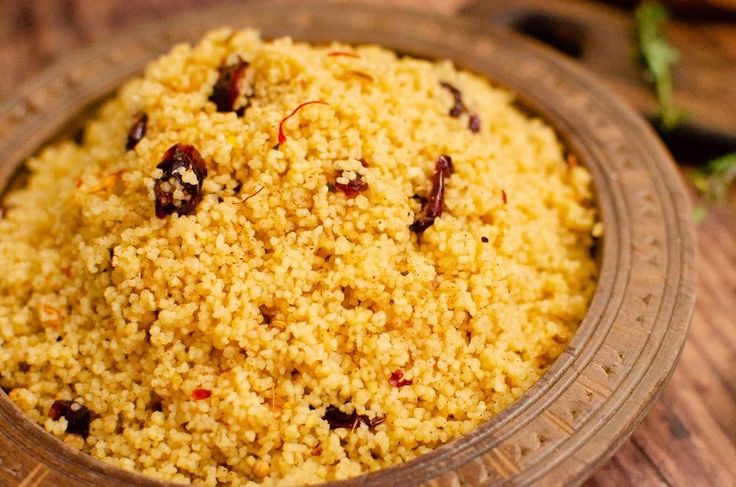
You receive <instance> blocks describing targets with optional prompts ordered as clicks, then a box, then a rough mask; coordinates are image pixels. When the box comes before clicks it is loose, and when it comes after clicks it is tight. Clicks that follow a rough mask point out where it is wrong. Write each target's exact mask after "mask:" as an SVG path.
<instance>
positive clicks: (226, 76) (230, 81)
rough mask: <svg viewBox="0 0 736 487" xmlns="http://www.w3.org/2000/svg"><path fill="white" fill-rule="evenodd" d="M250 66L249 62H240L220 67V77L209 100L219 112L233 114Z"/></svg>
mask: <svg viewBox="0 0 736 487" xmlns="http://www.w3.org/2000/svg"><path fill="white" fill-rule="evenodd" d="M248 66H249V63H248V62H246V61H243V60H238V61H237V62H236V63H235V64H228V65H223V66H220V67H219V69H218V72H219V77H218V78H217V81H216V82H215V86H213V87H212V94H211V95H210V98H209V100H210V101H211V102H213V103H214V104H215V106H217V111H218V112H232V111H233V109H234V108H235V101H236V100H237V99H238V95H240V91H241V89H242V87H241V82H242V80H243V78H244V77H245V72H246V70H247V69H248Z"/></svg>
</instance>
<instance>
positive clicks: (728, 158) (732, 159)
mask: <svg viewBox="0 0 736 487" xmlns="http://www.w3.org/2000/svg"><path fill="white" fill-rule="evenodd" d="M734 181H736V152H731V153H730V154H726V155H725V156H721V157H719V158H718V159H713V160H712V161H710V162H709V163H708V164H706V166H705V167H704V168H702V169H699V170H697V171H695V173H694V174H693V184H694V185H695V188H696V189H697V190H698V192H699V193H700V194H701V195H703V196H705V197H706V198H708V199H709V200H711V201H715V202H719V201H724V200H725V199H726V195H727V194H728V188H729V187H730V186H731V184H733V182H734Z"/></svg>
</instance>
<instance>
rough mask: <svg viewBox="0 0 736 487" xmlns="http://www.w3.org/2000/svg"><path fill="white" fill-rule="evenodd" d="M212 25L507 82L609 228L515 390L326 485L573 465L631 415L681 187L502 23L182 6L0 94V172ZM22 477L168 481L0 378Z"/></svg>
mask: <svg viewBox="0 0 736 487" xmlns="http://www.w3.org/2000/svg"><path fill="white" fill-rule="evenodd" d="M222 25H228V26H233V27H256V28H259V29H261V30H262V31H263V33H264V36H266V37H276V36H281V35H291V36H292V37H294V38H295V39H297V40H306V41H312V42H329V41H332V40H340V41H344V42H348V43H353V44H360V43H378V44H382V45H384V46H387V47H390V48H394V49H396V50H398V51H400V52H407V53H411V54H414V55H418V56H420V57H426V58H447V59H451V60H453V61H454V62H455V63H456V64H457V65H459V66H461V67H463V68H466V69H470V70H473V71H476V72H478V73H482V74H485V75H487V76H488V77H489V78H490V79H491V80H493V81H494V82H495V83H497V84H499V85H502V86H505V87H507V88H509V89H510V90H511V91H513V92H514V93H516V95H517V97H518V99H519V100H520V101H521V103H522V104H523V105H525V106H526V107H527V108H528V109H529V110H530V111H532V112H534V113H536V114H538V115H540V116H542V117H543V118H544V119H546V120H547V121H548V122H549V123H551V124H552V125H553V126H554V127H555V129H556V130H557V132H558V133H559V134H560V136H561V137H562V138H563V140H564V141H565V142H566V144H567V145H568V147H569V148H570V149H571V150H572V151H574V152H575V153H576V154H577V155H578V158H579V159H580V160H581V161H582V162H583V163H584V164H585V165H586V166H587V167H588V168H589V169H590V170H591V173H592V175H593V180H594V185H595V189H596V192H597V197H598V203H599V207H600V209H601V213H602V220H603V223H604V226H605V232H606V233H605V237H604V239H603V246H602V252H601V254H602V268H601V276H600V279H599V284H598V289H597V291H596V294H595V297H594V299H593V302H592V304H591V306H590V309H589V311H588V313H587V315H586V317H585V320H584V322H583V324H582V325H581V327H580V329H579V331H578V333H577V334H576V335H575V337H574V339H573V340H572V342H571V343H570V346H569V347H568V349H567V350H566V351H565V352H564V353H563V355H562V356H561V357H560V358H559V359H558V360H557V361H556V362H555V364H554V365H553V366H552V368H551V369H550V370H549V371H548V372H547V374H545V375H544V376H543V377H542V379H541V380H540V381H539V382H538V383H537V384H535V385H534V386H533V387H532V388H531V389H530V390H529V391H527V392H526V393H525V394H524V395H523V396H522V397H521V398H520V399H518V400H517V401H516V402H515V403H514V404H513V405H511V406H510V407H509V408H507V409H506V410H504V411H503V412H502V413H501V414H499V415H497V416H495V417H494V418H493V419H491V420H490V421H488V422H487V423H485V424H483V425H481V426H480V427H479V428H477V429H476V430H475V431H473V432H472V433H470V434H468V435H466V436H464V437H462V438H460V439H458V440H455V441H453V442H450V443H448V444H446V445H444V446H441V447H440V448H438V449H436V450H435V451H433V452H431V453H429V454H427V455H424V456H422V457H420V458H417V459H415V460H413V461H410V462H406V463H404V464H401V465H398V466H395V467H391V468H388V469H385V470H381V471H379V472H376V473H373V474H368V475H363V476H361V477H357V478H354V479H351V480H348V481H343V482H335V483H333V485H375V486H383V485H402V486H403V485H415V484H425V483H426V484H431V485H437V486H444V485H448V486H449V485H464V484H471V485H476V484H486V485H493V484H498V483H506V482H513V483H516V484H528V483H532V482H540V481H541V482H543V483H554V484H574V483H579V482H581V481H582V480H583V479H585V478H586V477H587V476H588V475H589V474H590V473H592V471H593V470H594V469H595V468H596V467H597V466H599V465H600V464H601V463H602V462H604V461H605V460H606V459H607V458H609V457H610V456H611V455H612V454H613V452H615V450H616V449H617V448H618V447H619V446H620V445H621V443H622V442H623V441H624V440H625V439H626V438H627V437H628V435H629V434H630V433H631V432H632V431H633V429H634V428H635V427H636V426H637V425H638V424H639V422H640V421H641V420H642V419H643V417H644V416H645V415H646V413H647V412H648V410H649V408H650V407H651V405H652V404H653V402H654V400H655V399H656V398H657V397H658V395H659V393H660V392H661V390H662V387H663V386H664V384H665V382H666V381H667V379H668V378H669V375H670V374H671V372H672V370H673V368H674V365H675V363H676V361H677V358H678V356H679V353H680V350H681V348H682V345H683V343H684V340H685V336H686V334H687V328H688V326H689V323H690V319H691V317H692V311H693V306H694V300H695V272H694V232H693V228H692V225H691V223H690V215H691V211H690V205H689V202H688V199H687V196H686V193H685V190H684V188H683V186H682V183H681V181H680V179H679V176H678V174H677V172H676V170H675V168H674V164H673V162H672V160H671V158H670V156H669V154H668V153H667V151H666V150H665V149H664V147H663V146H662V144H661V142H660V141H659V139H658V138H657V137H656V136H655V134H654V133H653V132H652V130H651V129H650V127H649V126H648V125H647V124H646V122H645V121H644V120H643V119H642V118H641V117H640V116H639V115H638V114H636V113H635V112H634V111H633V110H631V109H630V108H628V107H627V106H625V105H624V104H623V103H622V102H620V101H619V100H618V99H617V98H616V97H615V96H613V95H612V94H611V93H610V92H609V91H608V90H607V89H606V88H604V87H603V86H602V85H601V84H600V83H599V82H598V81H596V80H594V79H593V77H592V76H591V75H590V74H588V73H586V72H584V71H583V70H582V69H581V68H579V67H577V66H576V65H574V64H573V63H572V62H570V61H568V60H566V59H565V58H563V57H562V56H559V55H557V54H556V53H554V52H552V51H550V50H547V49H545V48H542V47H539V46H537V45H534V44H532V43H530V42H528V41H526V40H523V39H521V38H519V37H516V36H514V35H513V34H509V33H505V32H501V31H486V32H483V33H480V32H478V31H477V30H476V29H477V23H474V22H473V23H471V22H467V21H462V20H460V19H456V18H444V17H437V16H432V15H427V14H422V13H418V12H414V11H401V10H397V9H386V8H376V7H371V6H369V5H355V4H347V5H346V4H337V3H333V2H319V3H314V2H310V3H298V2H297V3H290V2H286V3H277V4H274V3H273V2H267V3H266V2H254V3H247V4H243V5H239V6H229V7H224V8H223V7H219V8H214V9H208V10H205V11H203V12H198V13H196V14H187V15H185V16H180V17H178V18H174V19H172V20H167V21H164V22H160V23H157V24H151V25H148V26H146V27H143V28H140V29H138V30H135V31H132V32H130V33H128V34H126V35H124V36H122V37H120V38H118V39H117V40H115V41H113V42H110V43H106V44H102V45H97V46H93V47H91V48H88V49H85V50H83V51H80V52H78V53H76V54H75V55H73V56H70V57H68V58H67V59H66V60H64V61H62V62H60V63H58V64H56V65H55V66H53V67H51V68H50V69H48V70H47V71H45V72H44V73H42V74H41V75H39V76H37V77H36V78H34V79H32V80H31V81H29V82H28V83H26V84H24V85H23V86H22V87H20V88H19V89H18V91H17V92H16V94H15V95H14V97H13V98H12V99H10V100H9V101H7V102H5V103H3V104H2V105H0V154H2V159H1V160H0V188H2V187H4V186H5V185H6V184H7V181H8V180H9V178H10V175H11V173H12V172H13V171H14V170H15V168H17V167H18V166H19V165H20V164H21V163H22V161H23V160H25V159H26V158H27V157H28V156H29V155H31V154H33V153H34V152H35V151H36V150H37V149H38V148H39V147H40V146H41V145H42V144H43V143H45V142H47V141H49V140H53V139H54V138H56V137H58V135H59V134H60V133H62V132H63V131H64V129H65V127H68V125H69V124H70V123H72V121H74V120H77V119H78V118H79V117H80V116H82V115H83V114H84V113H85V110H86V109H88V107H89V106H90V104H91V103H93V102H95V101H96V100H99V99H100V98H102V97H104V96H106V95H108V94H109V93H110V92H112V91H113V90H114V89H115V88H116V87H117V86H119V85H120V84H121V82H122V81H124V80H125V79H127V78H128V77H130V76H131V75H134V74H135V73H137V72H140V71H141V69H142V67H143V66H144V65H145V64H146V63H147V62H148V61H149V60H150V59H152V58H153V57H155V56H157V55H159V54H160V53H162V52H165V51H167V50H168V49H169V48H170V46H171V45H173V44H174V43H175V42H177V41H181V40H187V41H192V40H196V39H197V38H198V37H199V36H200V35H201V34H202V33H203V32H204V31H205V30H207V29H208V28H213V27H217V26H222ZM85 107H87V108H85ZM23 478H25V481H26V483H27V484H28V485H35V484H39V483H40V482H41V481H42V480H43V481H44V483H48V484H49V485H51V484H52V483H56V484H58V485H79V484H80V483H81V484H96V485H130V484H137V485H150V486H154V485H167V484H166V483H163V482H159V481H156V480H153V479H151V478H148V477H145V476H142V475H140V474H136V473H131V472H127V471H124V470H121V469H117V468H115V467H112V466H110V465H107V464H105V463H103V462H101V461H99V460H96V459H94V458H92V457H91V456H88V455H86V454H82V453H79V452H77V451H74V450H72V449H70V448H68V447H67V446H65V445H64V444H63V443H62V442H61V441H59V440H58V439H56V438H55V437H53V436H52V435H50V434H48V433H46V432H45V431H44V430H43V429H42V428H41V427H39V426H38V425H37V424H35V423H34V422H33V421H31V420H29V419H28V418H26V417H25V415H24V414H23V413H22V412H21V411H20V409H18V408H17V407H16V406H15V405H14V404H13V403H11V402H10V401H9V399H8V398H7V396H6V395H5V394H4V393H0V481H1V480H3V479H5V480H8V482H11V481H21V480H22V479H23ZM0 483H2V482H0ZM24 485H25V484H24Z"/></svg>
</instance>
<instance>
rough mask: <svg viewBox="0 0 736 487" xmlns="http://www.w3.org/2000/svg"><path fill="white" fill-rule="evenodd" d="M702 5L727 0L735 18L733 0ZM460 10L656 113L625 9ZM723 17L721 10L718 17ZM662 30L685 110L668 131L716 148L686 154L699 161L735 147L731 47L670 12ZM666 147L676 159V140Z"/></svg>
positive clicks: (521, 2)
mask: <svg viewBox="0 0 736 487" xmlns="http://www.w3.org/2000/svg"><path fill="white" fill-rule="evenodd" d="M609 3H615V4H617V5H622V4H624V5H628V6H634V5H636V4H638V3H639V2H638V1H630V2H629V1H628V0H623V1H619V2H617V1H613V0H611V2H609ZM664 3H666V4H668V5H672V4H677V5H676V8H679V9H682V8H686V5H694V4H695V3H699V2H694V1H690V0H672V1H669V2H664ZM707 3H708V4H715V3H723V4H731V5H733V9H731V10H730V12H733V17H734V18H735V19H736V0H712V1H710V2H707ZM693 8H694V7H693ZM676 11H682V10H676ZM709 11H710V12H713V10H709ZM461 15H465V16H466V17H467V18H469V19H471V20H474V21H475V22H478V23H479V24H480V25H479V27H480V28H481V29H482V28H483V26H484V25H487V24H488V23H490V24H494V25H500V26H504V27H506V28H510V29H512V30H514V31H516V32H518V33H520V34H523V35H525V36H528V37H531V38H533V39H536V40H537V41H539V42H542V43H544V44H546V45H548V46H550V47H552V48H554V49H556V50H558V51H560V52H562V53H564V54H567V55H568V56H570V57H572V58H573V59H575V60H577V61H578V62H580V63H581V64H583V65H584V66H585V67H587V68H588V69H590V70H592V71H594V72H596V73H597V74H598V75H599V76H600V77H601V78H602V79H603V80H604V81H605V82H606V83H608V85H609V86H610V87H611V88H612V89H614V90H615V91H617V92H618V93H619V94H620V95H621V96H623V97H624V98H626V99H628V100H629V102H630V103H631V104H632V105H634V107H636V108H637V109H638V110H639V111H641V112H642V113H644V114H645V115H647V116H648V117H649V119H650V120H652V121H656V120H657V119H658V116H659V103H658V100H657V97H656V96H655V95H654V93H653V92H652V90H651V88H650V85H649V84H648V83H647V81H646V79H645V77H644V76H643V73H642V69H641V66H640V64H639V63H638V61H637V59H636V55H635V54H636V51H637V49H636V43H635V38H634V18H633V14H632V12H628V11H625V10H621V9H616V8H613V7H608V6H605V5H601V4H600V3H598V2H591V1H572V0H516V1H514V2H506V1H501V0H487V1H479V2H476V3H472V4H470V5H468V6H466V7H465V8H464V9H463V10H462V11H461ZM727 17H728V15H725V16H723V15H722V16H721V17H719V20H721V21H723V20H724V19H725V18H727ZM688 19H689V17H688ZM665 34H666V36H667V39H668V40H669V42H671V43H672V44H673V45H674V46H675V47H676V48H677V49H679V50H680V54H681V59H680V62H679V63H678V64H677V65H676V66H675V67H674V69H673V79H674V86H675V93H674V103H675V105H676V106H677V107H678V108H680V109H682V110H683V111H684V112H686V113H687V114H688V119H687V120H685V121H684V122H683V123H682V124H681V125H680V126H679V127H678V128H677V129H676V130H675V132H673V133H671V134H670V135H671V136H672V138H680V137H686V138H687V139H688V140H690V141H695V142H697V145H698V146H699V147H700V148H704V147H715V146H718V150H717V151H716V150H715V149H714V150H713V151H708V152H712V153H710V154H707V155H706V154H697V155H698V157H697V159H692V158H687V160H688V161H690V162H693V163H703V162H705V161H707V160H709V159H710V158H711V157H712V156H714V155H719V154H722V153H724V152H730V151H733V150H736V110H734V109H733V103H734V100H736V63H734V62H733V58H732V56H733V52H732V49H728V48H727V46H726V41H725V40H724V41H723V45H720V44H718V43H717V42H716V41H715V40H714V39H713V37H712V36H704V35H702V32H701V31H699V30H698V28H697V26H694V25H688V24H687V23H685V22H679V19H678V18H677V17H675V19H674V20H673V21H672V22H669V23H668V24H667V25H666V26H665ZM668 138H669V137H668ZM671 148H672V149H673V152H674V153H675V156H676V157H677V158H678V159H680V158H681V154H679V153H678V152H677V146H673V147H671Z"/></svg>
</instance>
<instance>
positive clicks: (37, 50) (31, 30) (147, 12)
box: [0, 0, 736, 486]
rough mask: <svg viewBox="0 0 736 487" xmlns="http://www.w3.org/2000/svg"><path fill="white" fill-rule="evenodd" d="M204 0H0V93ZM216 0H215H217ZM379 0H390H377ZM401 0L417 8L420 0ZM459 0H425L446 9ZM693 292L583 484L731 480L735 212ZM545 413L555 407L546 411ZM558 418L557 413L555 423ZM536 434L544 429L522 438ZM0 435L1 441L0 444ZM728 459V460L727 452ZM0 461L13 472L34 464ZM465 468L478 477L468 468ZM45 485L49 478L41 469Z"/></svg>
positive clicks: (735, 409)
mask: <svg viewBox="0 0 736 487" xmlns="http://www.w3.org/2000/svg"><path fill="white" fill-rule="evenodd" d="M195 3H197V4H198V5H204V4H211V3H215V2H211V1H209V2H208V1H199V2H194V1H174V2H172V1H165V0H149V1H143V0H127V1H124V2H123V1H111V0H98V1H96V2H86V1H82V0H68V1H61V0H35V1H22V0H6V1H5V2H2V3H0V19H2V20H0V40H2V43H0V65H2V66H3V70H2V72H1V73H0V97H5V96H11V95H12V94H13V88H14V87H15V86H17V83H18V82H19V81H20V80H22V79H25V78H27V77H28V76H29V75H31V74H33V73H35V72H38V70H40V69H41V68H44V67H46V66H47V65H48V64H49V63H50V62H52V61H54V60H58V59H60V58H63V57H64V56H65V55H66V54H68V53H69V52H70V50H71V49H72V48H74V47H77V46H81V45H84V44H87V43H89V42H93V41H102V40H105V39H108V38H110V37H111V36H113V35H115V34H116V33H118V32H120V31H121V30H123V29H125V28H127V27H131V26H134V25H137V24H139V23H140V22H143V21H146V20H152V19H157V18H160V17H162V16H165V15H169V14H173V13H177V12H180V11H181V10H183V9H186V8H187V7H189V6H191V5H193V4H195ZM218 3H224V2H218ZM384 3H399V2H392V0H385V1H384ZM400 3H403V4H405V5H409V6H411V5H416V6H420V7H423V8H425V7H424V6H425V5H426V3H425V2H422V1H421V0H403V1H402V2H400ZM462 3H464V2H462V1H453V2H442V1H436V2H431V7H432V8H436V9H440V10H443V11H444V12H449V11H450V10H452V9H454V8H456V7H457V6H460V5H461V4H462ZM706 29H707V32H708V33H709V35H711V36H712V37H713V38H714V39H718V42H719V43H721V44H722V45H723V46H725V48H726V49H730V50H731V52H732V53H733V49H734V47H733V46H736V42H734V41H735V40H736V36H734V35H733V29H732V28H729V27H727V26H723V25H718V26H714V27H713V28H710V27H708V28H706ZM699 237H700V260H699V263H700V265H699V273H698V279H699V285H700V289H701V292H700V297H699V300H698V302H697V310H696V314H695V319H694V322H693V324H692V328H691V334H690V340H689V342H688V343H687V345H686V347H685V349H684V351H683V354H682V359H681V362H680V366H678V368H677V370H676V371H675V374H674V376H673V378H672V380H671V382H670V384H669V386H668V387H667V388H666V390H665V392H664V393H663V395H662V398H661V399H660V401H659V402H658V403H657V404H656V405H655V406H654V408H653V410H652V413H651V414H650V416H649V417H648V418H647V419H645V421H644V423H643V424H642V426H641V427H640V428H639V429H638V430H637V431H636V432H635V433H634V435H633V437H632V439H631V440H629V441H628V442H626V443H625V444H624V445H623V447H622V448H621V449H620V450H619V452H618V454H617V455H616V456H614V458H613V459H612V460H611V461H610V462H608V463H607V464H605V465H604V466H603V467H602V468H601V470H600V471H599V472H598V473H597V474H596V475H594V476H593V477H592V478H591V479H590V480H589V482H588V484H589V485H591V486H592V485H606V486H608V485H667V484H669V485H707V484H708V483H710V484H711V485H733V484H734V483H736V475H734V467H733V466H732V464H733V458H736V456H735V455H734V453H733V452H734V443H735V442H736V438H734V431H736V405H735V403H736V377H735V376H734V374H733V372H732V366H731V364H733V363H734V359H736V327H734V323H733V318H732V317H733V316H736V246H735V245H734V239H735V237H736V212H734V210H733V209H721V210H718V211H716V212H712V213H711V214H710V215H709V216H708V218H707V219H706V221H705V222H704V223H703V224H702V225H701V227H700V229H699ZM589 386H590V391H591V394H593V395H596V396H600V394H601V392H600V391H601V390H602V391H603V393H605V388H606V385H605V383H601V382H595V381H591V382H590V384H589ZM596 391H599V392H596ZM553 414H554V413H553ZM565 424H566V423H565V420H564V419H562V425H563V429H564V425H565ZM531 440H533V441H534V442H537V443H540V444H543V443H545V442H547V441H548V440H547V438H544V437H538V438H533V439H531ZM5 446H6V445H2V444H0V450H2V449H4V447H5ZM518 453H519V452H518V451H509V452H503V451H502V452H498V454H497V455H495V456H494V458H491V459H490V460H489V462H491V463H493V464H495V465H494V467H493V468H494V469H495V470H497V471H501V472H508V473H511V474H512V473H513V472H514V470H515V468H516V465H515V463H514V458H515V456H516V455H517V454H518ZM729 459H730V460H731V461H729ZM15 468H16V467H15V466H13V465H4V464H2V462H1V460H0V470H2V471H4V472H6V474H7V476H6V478H15V479H18V481H19V482H20V480H21V479H23V478H28V476H29V475H31V474H33V476H32V477H31V480H33V479H34V478H38V477H37V476H38V473H37V472H36V473H34V471H33V470H28V471H16V470H15ZM468 478H476V479H477V478H478V477H477V472H476V474H474V473H473V472H470V473H469V475H468ZM42 480H46V482H45V484H44V485H52V483H51V482H50V481H49V478H48V477H44V478H42Z"/></svg>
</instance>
